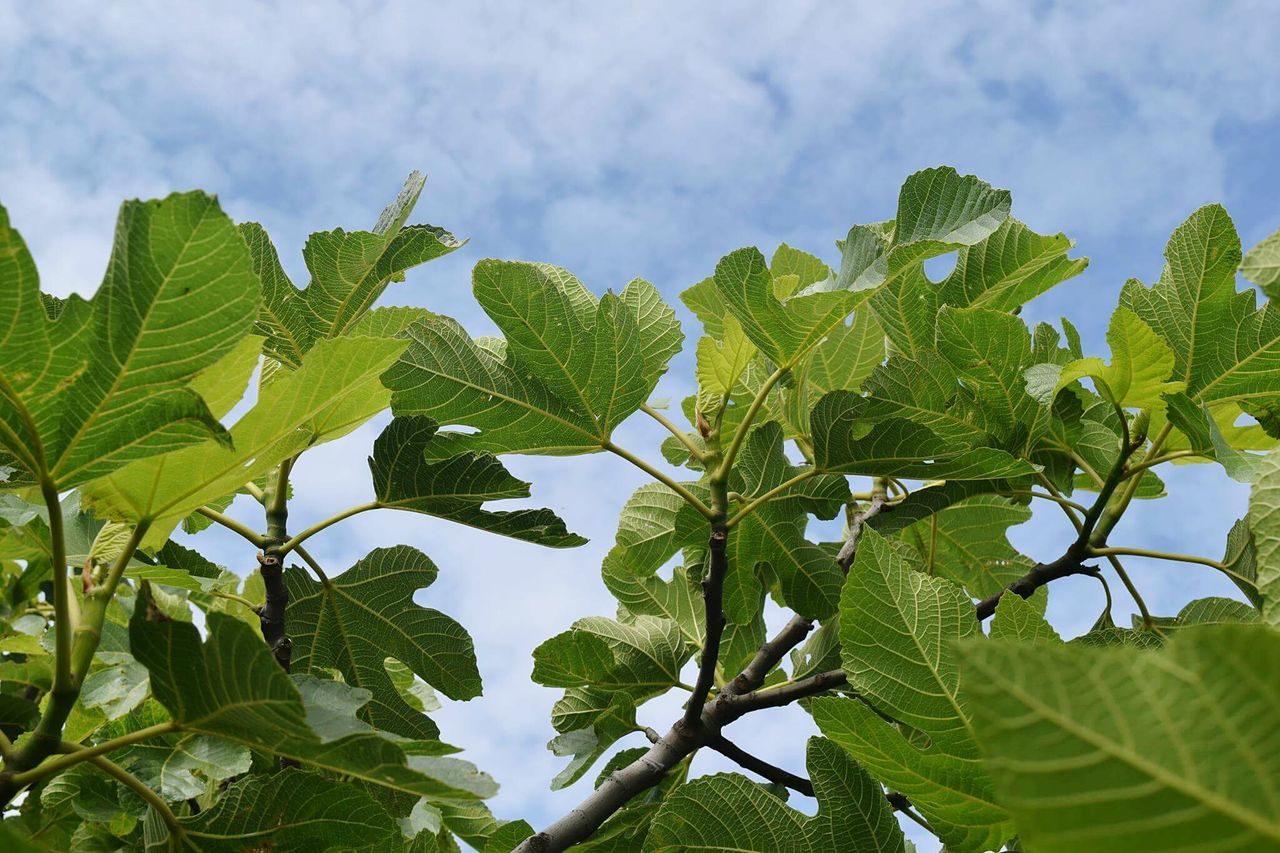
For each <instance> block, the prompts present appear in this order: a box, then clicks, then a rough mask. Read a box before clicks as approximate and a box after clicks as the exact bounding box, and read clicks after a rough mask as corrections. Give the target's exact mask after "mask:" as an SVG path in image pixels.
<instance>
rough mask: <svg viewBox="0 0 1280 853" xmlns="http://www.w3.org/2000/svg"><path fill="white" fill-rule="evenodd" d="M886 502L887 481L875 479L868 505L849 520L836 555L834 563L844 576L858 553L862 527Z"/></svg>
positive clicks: (887, 495)
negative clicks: (842, 541) (846, 531)
mask: <svg viewBox="0 0 1280 853" xmlns="http://www.w3.org/2000/svg"><path fill="white" fill-rule="evenodd" d="M888 500H889V481H888V480H887V479H885V478H884V477H877V478H876V481H875V485H873V486H872V488H871V502H870V504H869V505H868V506H867V508H866V509H864V510H863V511H862V512H859V513H855V514H854V516H853V518H851V519H849V531H848V533H847V534H846V535H845V540H844V544H843V545H841V546H840V551H839V553H837V554H836V563H838V564H839V566H840V571H842V572H844V573H845V574H846V575H847V574H849V567H850V566H852V565H853V558H854V556H856V555H857V553H858V540H859V539H861V538H862V526H863V525H864V524H866V523H867V519H869V518H872V517H874V516H876V515H879V513H880V510H882V509H884V505H885V504H886V503H887V502H888Z"/></svg>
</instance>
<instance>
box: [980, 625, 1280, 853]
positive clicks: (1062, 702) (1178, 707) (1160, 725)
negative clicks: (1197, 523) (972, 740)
mask: <svg viewBox="0 0 1280 853" xmlns="http://www.w3.org/2000/svg"><path fill="white" fill-rule="evenodd" d="M962 654H963V658H964V666H965V672H966V677H965V688H964V690H965V695H966V696H967V697H968V698H969V704H970V706H971V707H972V709H973V712H974V724H975V726H976V728H977V730H978V733H979V736H980V738H981V740H982V745H983V749H984V751H985V753H986V755H987V766H988V767H989V768H990V770H991V773H992V775H993V777H994V779H995V782H996V786H997V788H998V789H999V791H1000V793H1001V800H1002V802H1004V803H1005V804H1006V805H1008V807H1009V809H1010V810H1011V811H1012V812H1013V814H1014V816H1015V818H1016V820H1017V823H1018V831H1019V836H1020V837H1021V838H1022V840H1023V842H1024V843H1025V844H1026V845H1027V846H1028V847H1029V848H1030V849H1034V850H1044V851H1058V850H1061V851H1076V850H1081V849H1089V850H1096V851H1099V853H1105V851H1126V853H1129V851H1144V850H1151V851H1156V850H1171V849H1193V848H1197V847H1200V848H1203V849H1208V848H1211V847H1219V848H1223V849H1225V848H1227V847H1232V848H1235V849H1241V850H1245V849H1249V850H1263V849H1271V848H1273V847H1275V846H1276V845H1280V818H1278V817H1277V816H1280V795H1277V793H1276V792H1277V791H1278V790H1280V739H1278V738H1277V736H1276V732H1277V731H1280V693H1278V692H1277V688H1276V685H1277V684H1280V635H1278V634H1276V633H1275V632H1274V631H1272V630H1270V629H1268V628H1265V627H1261V626H1239V625H1231V626H1227V625H1222V626H1215V627H1211V628H1198V629H1194V630H1187V631H1179V632H1178V634H1177V636H1175V637H1174V639H1173V640H1172V641H1171V642H1170V643H1169V644H1168V645H1167V646H1166V647H1165V649H1164V650H1163V651H1157V652H1145V653H1134V652H1133V651H1131V650H1127V649H1099V650H1094V649H1088V648H1084V647H1078V646H1047V645H1037V646H1028V645H1023V644H1017V643H999V642H981V643H975V642H971V643H967V644H965V645H964V647H963V652H962Z"/></svg>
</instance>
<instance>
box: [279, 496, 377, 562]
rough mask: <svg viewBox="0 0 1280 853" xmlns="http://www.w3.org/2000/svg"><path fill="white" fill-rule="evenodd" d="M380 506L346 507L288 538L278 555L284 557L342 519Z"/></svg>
mask: <svg viewBox="0 0 1280 853" xmlns="http://www.w3.org/2000/svg"><path fill="white" fill-rule="evenodd" d="M381 506H382V504H380V503H378V502H377V501H369V502H368V503H362V504H358V505H357V506H353V507H348V508H347V509H344V510H343V511H342V512H339V513H337V514H335V515H331V516H329V517H328V518H326V519H325V520H324V521H318V522H316V523H315V524H313V525H311V526H310V527H308V528H307V529H306V530H304V531H302V532H301V533H298V534H295V535H294V536H292V537H291V538H289V539H288V540H287V541H285V542H284V544H282V545H281V546H280V548H279V551H280V555H281V556H284V555H285V554H288V553H289V552H290V551H292V550H294V549H295V548H297V547H298V546H299V545H301V544H302V543H303V542H305V541H306V540H308V539H310V538H311V537H312V536H315V535H316V534H317V533H319V532H320V531H321V530H324V529H325V528H326V527H331V526H332V525H334V524H337V523H338V522H339V521H342V520H343V519H347V518H350V517H351V516H353V515H358V514H359V513H362V512H368V511H369V510H371V509H378V508H379V507H381Z"/></svg>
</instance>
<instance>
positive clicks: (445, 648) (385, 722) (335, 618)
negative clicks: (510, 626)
mask: <svg viewBox="0 0 1280 853" xmlns="http://www.w3.org/2000/svg"><path fill="white" fill-rule="evenodd" d="M436 574H437V569H436V567H435V564H434V563H432V562H431V560H430V559H429V558H428V557H427V556H426V555H425V554H423V553H422V552H421V551H417V550H415V549H413V548H410V547H408V546H407V545H398V546H395V547H393V548H378V549H376V550H374V551H371V552H370V553H369V554H368V556H366V557H364V559H362V560H360V561H359V562H358V563H356V564H355V565H354V566H352V567H351V568H350V569H348V570H347V571H345V572H343V573H342V574H341V575H339V576H337V577H335V578H332V579H330V580H328V581H326V582H324V583H316V582H315V581H314V580H312V578H311V576H310V575H309V574H308V573H307V572H306V571H305V570H304V569H301V568H299V567H297V566H290V567H289V568H288V569H287V570H286V571H285V585H286V586H287V587H288V589H289V598H290V601H289V635H290V637H291V638H292V640H293V667H294V671H295V672H311V671H316V670H322V669H325V668H329V667H332V668H333V669H336V670H338V671H339V672H340V673H342V677H343V678H344V679H345V680H346V682H347V683H348V684H351V685H353V686H356V687H363V688H365V689H367V690H369V691H370V692H371V693H372V694H373V699H372V700H371V701H370V703H369V704H368V706H366V708H365V709H364V710H363V711H362V714H361V716H362V717H363V718H364V719H365V720H366V721H367V722H369V723H370V724H371V725H373V726H374V727H375V728H378V729H381V730H383V731H388V732H393V733H395V734H398V735H403V736H405V737H409V738H415V739H421V740H434V739H436V737H437V736H438V734H439V732H438V730H437V729H436V726H435V724H434V723H432V722H431V720H430V719H429V718H427V717H426V716H424V715H422V714H420V713H418V712H417V711H416V710H414V709H413V708H411V707H410V706H409V705H408V704H406V703H405V701H404V699H403V697H401V695H400V692H399V691H398V690H396V687H395V685H394V684H393V683H392V681H391V678H390V676H388V675H387V670H386V667H385V665H384V663H383V660H384V659H385V658H386V657H387V656H388V655H390V656H392V657H394V658H396V659H397V660H399V661H401V662H402V663H404V664H405V665H406V666H408V667H409V668H410V669H412V670H413V672H414V674H416V675H418V676H419V677H420V678H422V680H424V681H426V682H427V683H428V684H430V685H431V686H432V687H435V688H436V689H438V690H439V691H440V692H442V693H444V694H445V695H446V696H448V697H449V698H451V699H471V698H473V697H475V696H479V695H480V673H479V672H478V671H477V669H476V659H475V651H474V649H473V647H472V644H471V638H470V637H469V636H468V635H467V632H466V631H465V630H464V629H463V628H462V626H461V625H459V624H458V623H457V622H455V621H454V620H453V619H450V618H449V617H448V616H445V615H444V614H443V613H440V612H439V611H436V610H431V609H428V608H425V607H420V606H418V605H417V604H415V603H414V601H413V596H414V593H415V592H416V591H417V590H419V589H423V588H425V587H427V586H430V585H431V584H432V583H433V582H434V581H435V579H436Z"/></svg>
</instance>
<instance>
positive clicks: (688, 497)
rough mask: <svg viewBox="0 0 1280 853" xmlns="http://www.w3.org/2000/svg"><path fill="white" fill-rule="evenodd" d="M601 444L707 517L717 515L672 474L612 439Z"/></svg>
mask: <svg viewBox="0 0 1280 853" xmlns="http://www.w3.org/2000/svg"><path fill="white" fill-rule="evenodd" d="M600 446H601V447H603V448H604V449H605V450H607V451H609V452H610V453H612V454H614V455H615V456H619V457H621V458H623V459H625V460H627V461H628V462H630V463H631V464H632V465H634V466H636V467H637V468H639V469H640V470H641V471H643V472H645V473H646V474H648V475H649V476H650V477H652V478H653V479H655V480H657V481H658V482H659V483H662V485H664V486H666V487H667V488H668V489H670V490H671V491H673V492H675V493H676V494H677V495H679V496H680V497H682V498H684V500H685V503H687V504H689V506H691V507H693V508H694V509H696V510H697V511H698V512H699V513H701V514H702V515H703V516H705V517H706V518H714V517H715V513H714V512H712V510H711V508H710V507H708V506H707V505H706V504H705V503H703V502H702V501H701V500H700V499H699V498H698V496H697V495H695V494H694V493H693V492H691V491H689V490H688V489H686V488H685V487H684V486H682V485H681V484H680V483H677V482H676V481H675V480H674V479H673V478H671V477H670V476H668V475H666V474H664V473H662V472H661V471H659V470H658V469H657V468H655V467H653V466H652V465H650V464H649V463H648V462H645V461H644V460H643V459H641V458H640V457H639V456H636V455H635V454H634V453H632V452H631V451H630V450H627V449H626V448H625V447H619V446H618V445H616V444H614V443H613V442H612V441H609V440H606V441H605V442H604V443H603V444H602V445H600Z"/></svg>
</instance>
